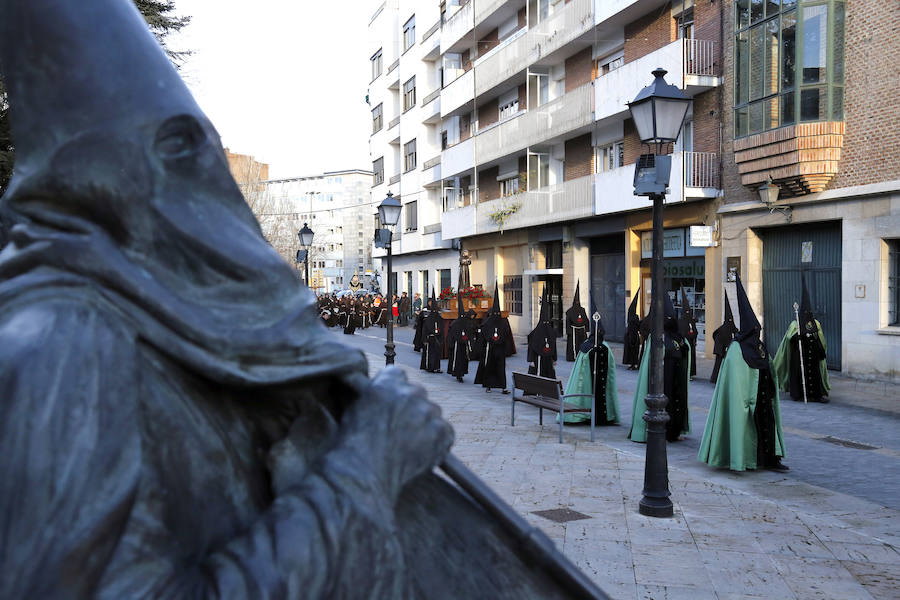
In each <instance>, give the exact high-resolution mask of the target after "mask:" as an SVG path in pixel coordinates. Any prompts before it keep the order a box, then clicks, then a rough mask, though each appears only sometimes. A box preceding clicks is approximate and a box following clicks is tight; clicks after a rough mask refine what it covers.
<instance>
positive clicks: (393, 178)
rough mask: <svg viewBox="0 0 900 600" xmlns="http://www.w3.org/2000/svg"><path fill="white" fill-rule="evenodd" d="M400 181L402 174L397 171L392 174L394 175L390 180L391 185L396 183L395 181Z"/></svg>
mask: <svg viewBox="0 0 900 600" xmlns="http://www.w3.org/2000/svg"><path fill="white" fill-rule="evenodd" d="M399 181H400V174H399V173H397V174H396V175H392V176H391V179H390V182H389V183H390V184H391V185H394V184H395V183H398V182H399Z"/></svg>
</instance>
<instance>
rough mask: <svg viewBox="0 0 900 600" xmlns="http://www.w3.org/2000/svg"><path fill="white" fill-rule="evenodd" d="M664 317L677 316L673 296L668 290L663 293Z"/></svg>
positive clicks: (672, 317) (671, 317)
mask: <svg viewBox="0 0 900 600" xmlns="http://www.w3.org/2000/svg"><path fill="white" fill-rule="evenodd" d="M663 317H664V318H666V319H674V318H675V305H674V304H672V298H671V296H669V294H668V292H667V293H665V294H663Z"/></svg>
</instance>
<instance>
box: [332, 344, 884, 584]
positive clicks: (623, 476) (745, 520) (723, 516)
mask: <svg viewBox="0 0 900 600" xmlns="http://www.w3.org/2000/svg"><path fill="white" fill-rule="evenodd" d="M369 332H370V333H371V334H373V335H372V336H371V337H372V339H373V340H376V339H377V338H378V336H379V334H382V335H383V331H382V330H369ZM355 337H356V339H354V340H353V342H354V344H355V345H358V346H361V347H363V349H364V350H366V351H367V355H368V358H369V361H370V365H371V367H370V368H371V369H372V371H373V372H374V371H375V370H377V369H378V368H380V367H381V365H382V364H383V361H384V359H383V356H382V355H381V354H379V353H378V352H379V344H378V342H377V341H376V342H374V343H360V342H363V341H364V339H363V337H362V336H355ZM400 337H401V340H402V337H403V336H402V335H401V336H400ZM344 339H346V338H344ZM382 339H383V338H382ZM520 348H523V347H522V346H521V345H520ZM398 353H399V354H400V355H399V356H398V363H399V364H400V366H401V368H403V369H404V370H405V371H406V372H407V374H408V376H409V377H410V378H411V379H412V380H414V381H417V382H419V383H421V384H423V385H424V386H425V387H426V388H427V390H428V393H429V398H430V399H431V400H432V401H434V402H436V403H438V404H439V405H440V406H441V407H442V409H443V412H444V415H445V417H446V418H447V419H448V420H449V421H450V423H452V425H453V427H454V429H455V431H456V444H455V446H454V449H453V452H454V453H455V454H456V455H457V456H458V457H459V458H460V459H461V460H463V461H464V462H465V463H466V464H467V465H468V466H469V467H470V468H471V469H472V470H473V471H474V472H475V473H477V474H478V475H479V476H481V477H482V478H484V480H485V481H487V482H488V483H489V484H490V485H491V486H493V487H494V489H495V490H496V491H497V492H498V493H499V494H500V495H501V496H502V497H503V498H504V499H505V500H506V501H507V502H509V503H510V504H511V505H512V506H513V507H514V508H516V509H518V510H519V511H520V513H522V514H523V515H524V516H525V518H526V519H528V520H529V521H530V522H531V523H533V524H535V525H537V526H539V527H540V528H541V529H542V530H544V531H545V532H546V533H547V534H548V535H549V536H550V537H551V539H553V540H554V541H555V542H556V544H557V546H558V547H559V548H560V549H561V550H562V551H563V552H564V553H565V554H566V555H567V556H569V557H570V558H571V559H572V560H573V561H574V562H575V563H576V564H577V565H578V566H579V567H581V568H582V569H584V571H585V572H586V573H588V574H589V575H590V576H591V577H593V578H594V579H595V581H596V582H597V583H598V584H599V585H600V586H601V587H602V588H603V589H604V590H606V592H607V593H608V594H610V596H611V597H612V598H616V599H628V600H637V599H654V600H662V599H676V598H685V599H691V600H705V599H707V598H727V599H739V598H741V599H743V598H747V599H751V598H757V599H758V598H778V599H782V598H783V599H793V598H797V599H807V598H810V599H811V598H834V599H841V600H844V599H846V600H851V599H857V598H859V599H869V598H875V599H896V598H900V552H898V548H900V511H898V510H896V509H893V508H886V507H885V506H884V505H882V504H879V503H876V502H870V501H868V500H865V499H862V498H859V497H857V496H856V495H855V494H854V495H850V494H844V493H839V492H834V491H831V490H828V489H824V488H822V487H818V486H816V485H810V484H809V483H806V482H804V481H798V480H797V479H796V478H795V477H793V476H791V474H788V476H785V475H783V474H779V473H772V472H767V471H763V472H747V473H731V472H729V471H727V470H719V469H712V468H709V467H707V466H706V465H703V464H702V463H699V462H698V461H697V460H696V445H693V446H687V445H683V444H684V443H680V444H670V445H669V449H670V452H669V455H670V468H669V477H670V488H671V491H672V500H673V502H674V504H675V516H674V518H671V519H653V518H649V517H644V516H642V515H640V514H639V513H638V511H637V504H638V501H639V500H640V497H641V488H642V484H643V468H644V446H643V445H640V444H634V443H632V442H629V441H628V440H624V439H623V438H624V436H625V434H626V433H627V427H628V423H630V408H631V397H632V394H633V390H634V385H633V381H634V379H635V378H634V376H633V373H630V372H627V371H624V370H623V369H621V368H620V369H619V370H618V373H617V375H618V376H619V381H618V387H619V403H620V408H621V409H623V410H622V413H623V423H622V425H620V426H616V427H604V428H599V429H598V431H597V434H598V435H597V441H596V442H594V443H591V442H590V441H589V432H588V430H587V428H586V427H567V428H566V430H565V433H564V440H563V443H562V444H559V443H557V430H556V427H555V424H553V419H552V417H550V418H548V419H547V421H546V423H545V425H544V427H543V430H541V428H540V426H539V425H538V418H537V410H536V409H533V408H532V407H528V406H523V405H519V406H518V407H517V410H516V413H517V414H516V426H515V427H510V425H509V412H510V399H509V396H504V395H501V394H499V393H496V392H495V393H493V394H490V395H488V394H485V393H483V392H482V391H481V389H480V388H477V387H475V386H473V385H471V383H469V382H470V381H471V377H472V375H471V374H470V375H469V377H468V378H467V383H466V384H460V383H457V382H456V381H455V380H454V379H453V378H451V377H450V376H448V375H446V374H427V373H424V372H422V371H419V370H418V369H416V368H414V367H413V366H412V365H413V364H414V363H415V364H417V361H416V360H415V359H418V355H417V354H414V353H412V352H411V350H410V349H407V348H404V347H401V348H398ZM407 354H408V355H410V356H406V355H407ZM520 354H523V353H522V352H520ZM617 354H618V351H617ZM513 360H514V359H511V361H513ZM701 364H702V363H701ZM472 367H473V370H474V363H473V364H472ZM514 368H515V367H514ZM564 368H565V364H564V363H560V371H562V370H563V369H564ZM561 375H562V373H561ZM565 375H566V376H567V373H566V374H565ZM698 375H699V374H698ZM706 385H707V386H708V387H711V386H709V385H708V384H706ZM704 396H705V395H704ZM705 402H706V405H707V406H708V400H706V401H705ZM700 403H701V404H703V401H701V402H700ZM694 404H695V398H694V392H693V391H692V398H691V405H692V410H693V411H694V412H695V413H696V412H697V410H696V409H697V408H698V407H695V406H694ZM789 404H794V403H789ZM701 408H702V407H701ZM786 408H787V407H786ZM807 408H809V407H802V405H799V406H798V407H797V410H798V411H801V410H805V409H807ZM817 408H827V407H823V406H822V405H817ZM697 417H698V419H695V421H696V420H699V421H701V422H700V423H699V427H700V431H698V430H697V429H696V425H697V423H695V431H694V434H693V436H692V437H693V438H695V441H696V440H699V437H700V433H701V431H702V426H703V424H702V421H703V420H705V415H703V414H700V415H697ZM894 431H895V432H896V429H894ZM810 443H813V442H810ZM815 443H817V444H819V446H821V448H820V447H819V446H815V447H814V448H813V452H820V451H822V450H823V449H828V447H829V446H830V444H822V443H821V442H815ZM838 450H842V451H844V452H850V451H849V450H847V449H846V448H836V447H835V451H838ZM855 452H857V454H855V455H853V456H854V457H855V458H854V460H856V461H860V460H866V459H869V460H870V459H871V458H869V457H871V456H873V455H872V454H871V453H869V454H865V453H860V452H861V451H859V450H856V451H855ZM691 455H693V457H692V459H691ZM881 458H882V459H883V460H886V461H895V462H897V460H898V459H897V456H893V455H890V454H889V455H888V456H882V457H881ZM791 464H792V466H793V463H791ZM869 484H870V485H878V484H879V482H878V481H874V482H872V481H870V482H869ZM553 509H568V511H563V512H561V513H560V512H559V511H557V514H550V515H548V516H549V517H551V518H546V517H543V516H539V515H537V514H535V512H536V511H547V510H553ZM570 511H574V513H573V512H570ZM575 513H578V514H575ZM573 517H574V518H573ZM554 519H556V520H554ZM567 519H568V520H567ZM560 521H561V522H560Z"/></svg>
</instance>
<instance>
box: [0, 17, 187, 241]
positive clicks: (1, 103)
mask: <svg viewBox="0 0 900 600" xmlns="http://www.w3.org/2000/svg"><path fill="white" fill-rule="evenodd" d="M134 3H135V5H136V6H137V9H138V10H139V11H140V12H141V14H142V15H144V19H145V20H146V21H147V25H148V26H149V27H150V31H151V32H153V35H155V36H156V39H157V40H158V41H159V44H160V45H161V46H162V47H163V50H165V51H166V54H167V55H168V56H169V58H170V59H171V60H172V63H173V64H174V65H175V67H176V68H179V67H180V66H181V63H182V62H183V61H184V59H185V58H186V57H187V56H188V55H189V54H190V52H176V51H174V50H171V49H170V48H169V47H167V46H166V42H165V40H166V36H168V35H169V34H171V33H175V32H177V31H180V30H181V29H182V28H184V26H185V25H187V24H188V23H190V21H191V18H190V17H179V16H176V15H174V14H173V11H174V10H175V2H174V1H171V0H134ZM8 116H9V102H8V101H7V97H6V90H5V89H4V87H3V80H2V78H0V195H2V194H3V192H4V191H6V186H7V184H8V183H9V178H10V177H11V176H12V169H13V161H14V159H15V148H14V147H13V142H12V136H11V134H10V127H9V119H8ZM4 244H5V236H4V235H3V228H2V224H0V247H2V246H3V245H4Z"/></svg>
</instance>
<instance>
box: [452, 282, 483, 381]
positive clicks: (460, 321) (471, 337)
mask: <svg viewBox="0 0 900 600" xmlns="http://www.w3.org/2000/svg"><path fill="white" fill-rule="evenodd" d="M456 305H457V318H456V320H455V321H453V323H451V324H450V329H449V330H448V332H447V344H448V346H449V349H448V350H449V359H448V361H447V373H449V374H450V375H452V376H453V377H456V378H457V380H458V381H462V377H463V375H465V374H466V373H468V372H469V360H470V359H471V358H472V357H473V354H474V352H473V350H474V347H475V337H476V336H475V321H473V320H472V319H471V318H470V317H469V315H468V313H465V312H463V301H462V293H461V292H457V294H456Z"/></svg>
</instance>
